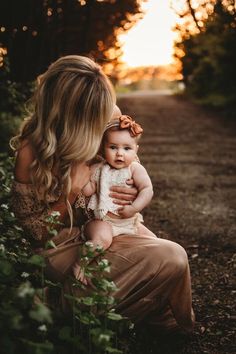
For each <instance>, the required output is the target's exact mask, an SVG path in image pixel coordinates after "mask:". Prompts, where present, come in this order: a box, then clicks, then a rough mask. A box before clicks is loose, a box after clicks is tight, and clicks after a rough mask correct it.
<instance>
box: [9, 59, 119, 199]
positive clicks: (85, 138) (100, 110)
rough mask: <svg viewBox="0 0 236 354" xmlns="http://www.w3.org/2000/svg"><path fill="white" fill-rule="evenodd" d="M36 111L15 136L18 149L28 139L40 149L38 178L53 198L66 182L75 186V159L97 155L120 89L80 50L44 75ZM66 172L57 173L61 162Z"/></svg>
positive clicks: (36, 165)
mask: <svg viewBox="0 0 236 354" xmlns="http://www.w3.org/2000/svg"><path fill="white" fill-rule="evenodd" d="M32 103H33V104H32V113H31V114H30V116H29V117H28V118H27V119H26V120H25V121H24V123H23V126H22V129H21V133H20V134H19V135H18V136H16V137H14V138H13V139H12V140H11V146H12V148H13V149H16V150H17V148H18V147H19V146H20V143H21V142H22V141H23V140H24V139H27V140H28V141H29V142H30V143H31V145H32V147H33V149H34V153H35V160H34V161H33V163H32V166H31V171H32V183H33V185H34V186H35V187H36V191H38V192H39V189H40V194H41V195H42V194H43V199H47V196H49V195H50V194H51V193H52V192H53V191H54V190H55V188H56V187H57V185H58V184H59V185H61V186H63V188H64V190H63V192H64V194H65V196H66V197H67V196H68V194H69V192H70V189H71V179H70V171H71V163H72V162H74V161H78V162H85V161H88V160H90V159H92V158H93V157H94V156H95V155H96V152H97V151H98V149H99V146H100V143H101V138H102V134H103V132H104V129H105V126H106V124H107V122H108V121H109V119H110V118H111V116H112V112H113V109H114V104H115V94H114V90H113V87H112V84H111V83H110V81H109V79H108V78H107V76H106V75H105V74H104V73H103V72H102V70H101V68H100V66H99V65H98V64H96V63H95V62H94V61H93V60H91V59H89V58H87V57H83V56H77V55H69V56H65V57H62V58H60V59H58V60H57V61H55V62H54V63H53V64H51V65H50V66H49V68H48V70H47V71H46V72H45V73H44V74H43V75H41V76H40V77H39V79H38V84H37V88H36V91H35V94H34V96H33V98H32ZM55 166H56V168H57V170H58V171H59V173H60V175H58V177H57V178H55V176H54V175H53V173H52V168H53V167H55Z"/></svg>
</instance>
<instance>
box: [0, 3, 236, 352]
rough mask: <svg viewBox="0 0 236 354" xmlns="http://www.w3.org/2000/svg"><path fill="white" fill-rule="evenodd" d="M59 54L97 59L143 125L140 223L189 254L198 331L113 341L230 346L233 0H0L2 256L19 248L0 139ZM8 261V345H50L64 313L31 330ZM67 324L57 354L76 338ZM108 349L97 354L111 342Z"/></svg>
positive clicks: (235, 257)
mask: <svg viewBox="0 0 236 354" xmlns="http://www.w3.org/2000/svg"><path fill="white" fill-rule="evenodd" d="M67 54H80V55H87V56H89V57H91V58H94V60H96V61H97V62H98V63H99V64H100V65H101V66H102V67H103V69H104V71H105V72H106V73H107V75H108V76H109V77H110V78H111V80H112V82H113V84H114V86H115V89H116V92H117V95H118V104H119V106H120V107H121V110H122V112H124V113H125V114H130V115H132V116H133V115H134V117H135V119H136V118H137V121H138V122H140V124H141V125H142V126H143V127H144V132H145V134H144V136H143V137H142V141H141V144H140V149H139V156H140V158H141V161H142V163H143V164H144V166H145V167H146V168H147V170H148V171H149V172H150V176H151V179H152V181H153V185H154V191H155V193H154V198H153V201H152V205H151V207H150V208H146V209H145V210H144V218H145V224H146V225H147V226H149V227H150V228H151V230H152V231H154V232H155V233H156V234H157V235H158V236H159V237H164V238H167V235H170V236H169V237H170V238H171V239H172V240H173V241H176V242H178V243H180V244H181V245H183V246H184V247H185V249H186V250H187V252H188V256H189V261H190V268H191V274H192V284H193V304H194V309H195V312H196V316H197V321H198V327H197V329H196V334H195V336H193V337H191V338H190V339H189V341H188V342H186V343H185V344H186V345H185V344H183V343H182V342H181V343H179V344H178V343H177V341H173V342H171V340H170V339H169V338H168V339H167V340H166V341H165V337H164V339H163V346H164V347H161V342H162V340H160V338H159V339H158V338H156V333H155V335H154V336H153V334H152V333H151V332H150V333H149V330H146V331H142V332H141V335H140V336H139V335H136V334H135V333H134V335H133V336H130V337H129V338H128V337H127V338H128V339H127V338H126V339H125V340H124V339H123V340H122V341H121V344H122V345H121V347H125V349H124V353H125V354H130V353H135V354H144V353H145V354H153V353H156V354H168V353H169V354H200V353H206V354H228V353H236V349H235V346H234V343H235V340H234V339H235V333H236V328H235V325H234V324H235V319H236V312H235V311H236V309H235V294H236V289H235V286H234V284H233V283H234V279H233V271H234V270H235V261H236V248H235V234H236V223H235V220H236V183H235V181H236V179H235V177H236V160H235V157H236V140H235V131H236V129H235V128H236V119H235V112H234V111H235V104H236V4H235V0H172V1H168V0H1V1H0V182H1V186H2V187H3V188H2V191H0V199H1V201H2V202H1V203H2V204H1V203H0V207H2V210H3V214H1V213H0V227H1V233H0V256H2V255H3V254H4V252H3V249H4V247H5V248H6V249H8V250H10V251H11V250H12V247H13V246H14V247H16V248H13V249H14V252H15V253H14V252H12V251H11V252H10V251H9V253H6V255H7V256H6V257H8V258H9V257H10V260H11V257H13V255H14V257H15V256H16V259H17V262H19V260H21V255H22V254H23V253H22V252H23V251H22V249H23V250H24V248H22V244H21V243H20V246H19V242H21V239H22V234H21V233H20V232H18V231H19V230H20V229H19V228H18V229H17V225H14V223H16V221H14V219H12V214H9V213H10V209H9V211H8V214H7V210H8V206H7V203H8V200H9V196H10V194H9V191H10V187H9V186H10V185H11V181H12V164H11V159H7V157H8V156H9V153H10V148H9V138H10V137H12V136H13V135H15V134H16V132H17V130H18V128H19V125H20V123H21V121H22V119H23V118H24V116H25V114H26V110H25V102H27V100H28V99H29V98H30V96H31V95H32V92H33V89H34V85H35V81H36V79H37V77H38V75H40V74H42V73H43V72H44V71H45V70H46V69H47V67H48V66H49V65H50V63H52V62H53V61H54V60H56V59H57V58H59V57H61V56H63V55H67ZM0 212H2V211H1V208H0ZM2 215H3V216H2ZM2 230H3V231H2ZM15 241H16V242H15ZM4 245H5V246H4ZM9 245H10V247H9ZM17 247H18V248H17ZM23 247H25V246H24V245H23ZM9 255H10V256H9ZM26 256H27V257H28V254H26ZM8 258H7V259H8ZM14 262H16V261H14ZM14 262H13V263H12V264H13V266H12V269H13V270H14V272H15V269H18V268H19V269H20V273H19V276H18V278H17V284H18V285H19V284H21V282H23V279H22V278H21V272H22V269H25V261H24V260H23V261H22V262H23V263H22V265H21V264H20V262H19V264H20V265H19V264H18V265H19V267H18V266H17V267H18V268H17V267H16V265H15V263H14ZM0 263H1V262H0ZM4 267H5V268H4ZM9 267H10V266H9V264H7V265H6V262H5V266H3V265H2V263H1V264H0V279H2V278H3V279H7V280H6V282H7V283H6V284H7V285H6V290H4V291H3V290H2V288H0V293H1V299H2V302H3V304H5V305H4V306H5V307H3V310H0V317H1V316H2V318H3V320H1V321H0V329H1V331H0V332H1V333H2V334H3V337H4V340H5V345H6V346H7V348H8V350H6V351H5V352H6V353H12V354H15V353H18V352H19V349H18V347H17V345H16V347H15V349H14V348H13V349H12V350H10V349H9V348H12V345H13V344H12V343H14V340H15V341H16V343H22V342H23V341H22V336H23V338H25V339H27V340H30V341H28V342H27V340H25V343H26V347H27V345H28V347H27V348H28V349H27V350H25V351H23V352H25V353H26V352H27V353H30V354H31V353H32V354H47V353H51V352H52V351H50V348H49V347H47V345H49V346H50V345H51V344H52V343H54V345H57V344H58V343H57V341H58V338H57V335H58V333H59V332H60V330H61V322H60V321H59V322H57V321H54V322H53V326H54V327H55V333H56V336H55V335H54V333H53V331H51V332H50V331H49V332H48V334H47V332H45V333H44V335H41V334H40V336H38V337H37V335H38V332H37V331H35V330H34V328H36V327H32V328H31V327H30V326H31V325H30V324H31V322H30V321H28V320H26V321H24V320H22V319H24V318H25V317H24V316H25V313H26V312H27V311H26V310H25V304H24V302H22V304H23V305H22V311H21V310H19V308H20V307H19V306H21V305H19V301H18V300H17V302H14V301H13V300H12V298H13V296H15V295H14V294H15V293H16V290H15V288H16V280H15V279H16V277H15V276H12V278H10V276H11V272H10V271H9ZM1 272H2V273H1ZM4 272H5V273H4ZM1 274H3V276H2V275H1ZM9 274H10V275H9ZM17 274H18V273H17ZM1 276H2V278H1ZM9 279H10V281H9ZM10 282H11V283H10ZM10 286H12V291H9V289H10ZM23 300H24V299H23ZM30 306H31V305H30ZM13 307H14V308H13ZM0 308H1V306H0ZM30 309H31V308H30ZM4 311H5V312H4ZM20 311H21V312H20ZM22 313H23V315H22ZM45 313H46V314H47V312H45ZM48 321H49V322H50V318H49V320H48ZM62 322H63V324H64V317H63V321H62ZM50 323H51V322H50ZM1 324H2V327H1ZM69 326H71V324H69ZM41 327H42V326H41ZM13 329H14V330H13ZM62 329H63V328H62ZM67 330H68V328H67ZM42 331H44V329H42ZM67 332H68V333H69V330H68V331H67ZM67 332H65V333H62V334H61V339H62V341H64V339H65V338H66V333H67ZM6 333H7V334H6ZM68 333H67V342H65V343H66V345H65V347H64V351H62V352H61V353H67V352H68V348H71V347H70V346H69V347H68V345H71V343H72V344H73V343H75V341H74V342H73V340H74V338H72V339H71V337H70V334H68ZM71 333H73V331H71ZM81 333H82V334H83V332H81ZM8 335H9V336H8ZM128 336H129V334H128ZM9 338H10V339H9ZM45 338H46V339H48V340H49V342H48V343H46V344H45V343H44V342H43V341H44V340H45ZM145 338H146V339H145ZM36 340H38V341H39V343H36V344H35V343H34V342H32V341H36ZM176 340H177V339H176ZM128 342H129V344H128ZM153 342H154V344H153ZM6 343H7V344H6ZM9 343H10V344H9ZM68 343H69V344H68ZM84 343H85V342H84ZM14 345H15V344H14ZM43 345H45V347H43ZM63 345H64V343H63ZM178 345H179V347H178ZM183 345H185V346H183ZM33 346H34V349H32V348H33ZM170 346H172V347H170ZM126 347H128V349H127V348H126ZM29 348H31V350H30V349H29ZM129 348H131V349H130V350H129ZM148 348H149V349H148ZM161 348H162V349H161ZM82 349H83V348H82ZM82 349H81V353H86V354H87V353H88V350H87V347H86V346H85V347H84V349H83V350H82ZM14 350H15V351H14ZM112 350H113V349H112V348H111V349H110V351H106V352H113V353H118V352H119V351H118V352H117V351H114V350H113V351H112ZM70 352H72V351H70ZM73 353H74V351H73ZM90 353H91V351H90ZM99 353H100V352H99Z"/></svg>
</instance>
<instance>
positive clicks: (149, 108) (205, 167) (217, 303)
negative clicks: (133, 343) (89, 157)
mask: <svg viewBox="0 0 236 354" xmlns="http://www.w3.org/2000/svg"><path fill="white" fill-rule="evenodd" d="M118 105H119V106H120V108H121V110H122V112H123V113H124V114H129V115H131V116H133V117H134V118H135V119H136V120H137V121H138V122H139V123H141V124H142V126H143V128H144V134H143V137H142V139H141V141H140V148H139V156H140V159H141V161H142V163H143V165H144V166H145V167H146V168H147V170H148V172H149V174H150V176H151V179H152V182H153V186H154V198H153V201H152V203H151V205H150V206H149V207H148V208H146V209H145V210H144V212H143V215H144V219H145V223H146V225H147V226H148V227H149V228H150V229H151V230H152V231H153V232H155V233H156V234H157V235H159V236H160V237H166V238H169V239H171V240H173V241H176V242H179V243H180V244H182V245H183V246H184V247H185V248H186V250H187V253H188V255H189V259H190V267H191V271H192V278H193V298H194V305H195V311H196V313H197V319H198V321H199V325H198V329H197V339H196V338H195V340H193V342H192V343H191V351H188V348H185V351H184V352H185V353H195V352H196V353H201V352H202V353H217V354H220V353H224V354H226V353H232V352H234V351H233V349H232V345H233V340H232V335H233V332H234V330H235V327H232V319H235V313H234V314H233V311H234V310H235V303H234V298H235V293H236V292H235V289H234V288H233V266H234V262H235V255H234V254H235V252H236V251H235V234H236V139H235V135H236V134H235V133H236V124H235V123H233V122H232V121H229V120H228V121H227V120H226V119H223V118H222V117H221V116H220V115H217V114H216V113H213V112H211V111H208V110H206V109H203V108H201V107H199V106H197V105H195V104H193V103H191V102H189V101H187V100H185V99H183V98H181V97H176V96H171V95H158V94H153V93H152V94H151V95H149V94H148V93H145V95H141V94H137V95H136V94H135V93H133V94H132V95H130V96H129V95H124V96H122V97H119V98H118ZM194 343H195V350H196V351H194ZM189 350H190V349H189Z"/></svg>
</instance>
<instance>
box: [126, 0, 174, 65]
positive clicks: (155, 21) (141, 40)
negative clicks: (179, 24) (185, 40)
mask: <svg viewBox="0 0 236 354" xmlns="http://www.w3.org/2000/svg"><path fill="white" fill-rule="evenodd" d="M142 7H143V9H144V10H145V13H146V14H144V18H143V19H142V20H140V21H139V22H138V23H137V24H136V25H135V26H134V27H133V28H131V30H129V31H128V32H127V33H126V34H124V35H122V36H120V40H121V42H122V43H123V51H124V55H123V61H124V62H125V63H126V64H127V65H128V66H129V67H136V66H148V65H165V64H170V63H171V62H172V51H173V49H172V47H173V40H174V37H175V34H174V32H173V30H172V28H173V26H174V24H175V21H176V15H175V13H174V12H173V10H172V9H171V8H170V2H169V1H168V0H149V1H148V2H146V3H143V6H142Z"/></svg>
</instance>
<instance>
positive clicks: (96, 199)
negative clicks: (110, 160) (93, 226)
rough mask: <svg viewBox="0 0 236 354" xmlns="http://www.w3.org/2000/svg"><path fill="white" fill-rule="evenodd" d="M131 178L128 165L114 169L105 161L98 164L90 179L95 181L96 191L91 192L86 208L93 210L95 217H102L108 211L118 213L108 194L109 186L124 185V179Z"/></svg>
mask: <svg viewBox="0 0 236 354" xmlns="http://www.w3.org/2000/svg"><path fill="white" fill-rule="evenodd" d="M129 178H131V171H130V167H124V168H121V169H115V168H112V167H110V165H108V164H107V163H105V164H104V163H102V164H101V165H99V166H98V167H97V168H96V170H95V172H94V174H93V176H92V179H93V180H94V181H95V182H96V185H97V192H96V193H95V194H93V195H92V196H91V198H90V200H89V203H88V206H87V208H88V210H89V209H91V210H93V211H94V215H95V218H96V219H101V220H102V219H103V217H104V216H105V215H106V214H107V212H108V211H110V212H112V213H113V214H116V215H119V213H118V212H117V208H118V207H119V206H117V205H116V204H114V203H113V200H112V198H111V197H110V196H109V193H110V187H112V186H126V187H127V184H126V180H127V179H129Z"/></svg>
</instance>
